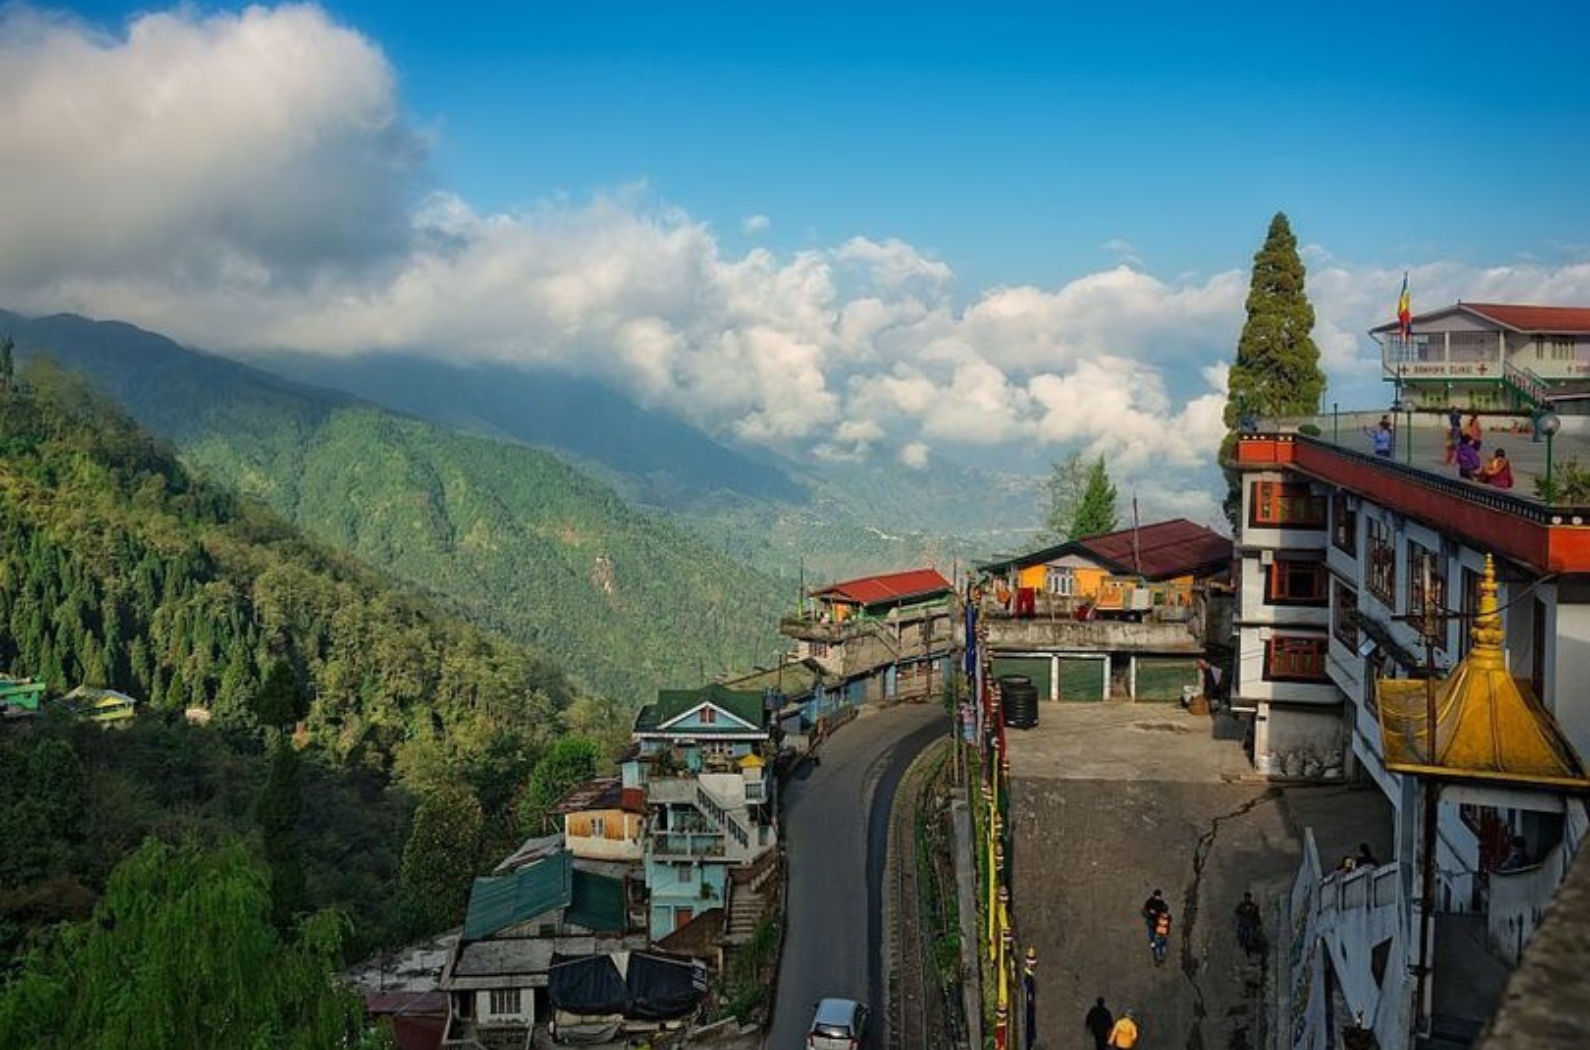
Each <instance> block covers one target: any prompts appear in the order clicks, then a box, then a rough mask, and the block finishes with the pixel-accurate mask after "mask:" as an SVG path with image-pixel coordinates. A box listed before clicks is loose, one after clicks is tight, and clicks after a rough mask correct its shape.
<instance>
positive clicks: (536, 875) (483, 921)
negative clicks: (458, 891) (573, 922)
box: [464, 851, 573, 941]
mask: <svg viewBox="0 0 1590 1050" xmlns="http://www.w3.org/2000/svg"><path fill="white" fill-rule="evenodd" d="M572 870H573V866H572V864H571V863H570V857H569V854H568V853H567V852H563V851H560V852H558V853H554V854H553V855H552V856H550V857H547V858H545V859H543V860H539V861H537V862H536V863H534V864H530V865H526V866H525V867H523V868H520V869H519V870H518V871H516V872H514V873H513V874H512V875H495V876H490V877H483V878H478V879H476V880H475V884H474V886H473V887H471V889H470V891H469V911H468V913H466V915H465V916H464V940H466V941H473V940H479V939H480V938H482V937H489V936H491V935H492V934H493V933H496V932H497V931H498V930H501V929H504V928H506V927H509V926H513V925H516V924H517V923H521V922H528V921H530V920H531V919H534V918H536V917H537V916H539V915H545V914H546V913H547V912H550V911H554V910H556V909H558V908H566V907H568V904H569V900H570V898H571V896H572V895H573V885H572V881H571V877H570V876H571V872H572Z"/></svg>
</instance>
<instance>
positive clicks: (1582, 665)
mask: <svg viewBox="0 0 1590 1050" xmlns="http://www.w3.org/2000/svg"><path fill="white" fill-rule="evenodd" d="M1556 621H1557V629H1556V631H1555V632H1554V633H1548V635H1547V643H1546V644H1547V657H1548V658H1547V664H1546V666H1547V668H1548V671H1547V676H1546V678H1547V680H1546V696H1545V698H1544V699H1545V702H1546V706H1547V707H1549V708H1550V709H1551V711H1552V713H1553V714H1554V715H1555V716H1556V718H1557V724H1558V726H1560V727H1561V728H1562V732H1563V735H1564V736H1566V737H1567V738H1568V742H1569V743H1571V744H1572V745H1573V746H1574V750H1575V751H1578V752H1579V757H1580V758H1581V759H1583V758H1584V756H1586V755H1590V688H1586V684H1587V683H1590V605H1558V606H1557V607H1556ZM1515 673H1516V672H1515Z"/></svg>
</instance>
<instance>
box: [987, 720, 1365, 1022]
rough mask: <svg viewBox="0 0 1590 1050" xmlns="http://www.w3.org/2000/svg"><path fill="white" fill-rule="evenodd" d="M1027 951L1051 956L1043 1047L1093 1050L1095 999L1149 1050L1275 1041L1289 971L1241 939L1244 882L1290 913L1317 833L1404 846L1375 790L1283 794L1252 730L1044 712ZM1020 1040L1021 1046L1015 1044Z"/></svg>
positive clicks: (1024, 788)
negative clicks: (1163, 947)
mask: <svg viewBox="0 0 1590 1050" xmlns="http://www.w3.org/2000/svg"><path fill="white" fill-rule="evenodd" d="M1007 737H1008V741H1009V746H1010V759H1011V776H1012V781H1013V790H1012V813H1013V822H1014V828H1013V835H1014V841H1015V850H1014V852H1015V857H1014V858H1013V861H1014V864H1013V886H1014V897H1015V905H1014V908H1015V915H1016V925H1017V937H1018V943H1019V946H1020V950H1022V951H1024V950H1025V949H1026V947H1027V946H1032V947H1034V948H1036V949H1037V952H1038V968H1037V974H1038V981H1037V986H1038V996H1037V999H1038V1011H1037V1017H1038V1024H1037V1033H1036V1034H1037V1040H1036V1046H1037V1047H1040V1048H1042V1050H1060V1048H1070V1047H1074V1048H1076V1050H1091V1047H1092V1039H1091V1037H1090V1036H1088V1034H1087V1033H1086V1031H1085V1030H1084V1028H1083V1023H1082V1022H1083V1016H1084V1015H1085V1014H1086V1012H1087V1010H1088V1008H1089V1007H1090V1006H1091V1005H1092V1004H1093V1001H1094V999H1095V997H1097V996H1104V997H1105V1000H1106V1004H1107V1005H1108V1006H1109V1007H1110V1008H1111V1009H1112V1010H1115V1011H1116V1012H1119V1011H1120V1010H1122V1009H1125V1008H1130V1009H1131V1010H1132V1011H1133V1013H1134V1014H1135V1015H1136V1017H1137V1019H1138V1021H1139V1024H1140V1025H1141V1027H1142V1031H1143V1041H1142V1042H1141V1043H1140V1044H1139V1045H1140V1047H1142V1048H1143V1050H1165V1048H1173V1047H1174V1048H1184V1050H1249V1048H1252V1050H1261V1048H1264V1047H1265V1046H1266V1045H1267V1036H1268V1021H1267V1018H1266V1016H1265V1009H1264V1003H1265V1002H1266V1001H1267V996H1268V990H1269V986H1270V981H1271V964H1270V962H1269V959H1268V958H1267V956H1266V955H1265V954H1264V953H1260V954H1258V955H1256V956H1255V957H1254V958H1251V959H1250V958H1247V957H1245V955H1244V953H1243V952H1242V950H1241V949H1240V948H1239V947H1238V946H1237V944H1236V937H1235V921H1234V918H1233V916H1234V910H1235V908H1236V906H1237V903H1238V902H1239V901H1240V900H1241V897H1242V893H1243V891H1244V890H1249V891H1252V892H1253V894H1254V896H1255V898H1256V899H1257V900H1259V902H1260V903H1261V905H1262V906H1263V908H1264V912H1265V916H1266V923H1265V928H1266V933H1267V934H1270V935H1272V936H1271V941H1272V948H1273V946H1274V940H1275V938H1274V937H1273V933H1274V930H1275V925H1276V915H1277V913H1278V906H1279V903H1280V901H1281V900H1282V898H1283V897H1284V896H1285V895H1286V894H1287V893H1288V892H1289V891H1290V887H1291V881H1292V878H1293V876H1294V874H1295V873H1296V870H1297V865H1298V863H1299V861H1300V860H1301V857H1302V835H1303V829H1304V828H1305V827H1313V828H1314V831H1315V835H1316V837H1317V839H1318V841H1319V845H1320V849H1321V853H1322V855H1323V856H1332V855H1339V854H1342V853H1347V852H1352V851H1353V850H1355V849H1356V847H1357V844H1358V843H1359V842H1362V841H1367V842H1368V843H1369V844H1370V846H1371V848H1373V849H1374V850H1375V851H1376V852H1377V853H1378V854H1379V855H1381V856H1386V855H1388V854H1389V852H1390V849H1389V847H1390V841H1389V836H1390V830H1391V818H1390V814H1389V811H1388V808H1387V806H1386V804H1385V801H1384V799H1383V798H1382V797H1381V795H1380V794H1379V792H1377V791H1375V790H1374V789H1373V788H1355V787H1348V786H1346V785H1324V786H1285V787H1282V786H1276V785H1271V784H1267V783H1264V782H1261V781H1257V780H1255V779H1254V778H1252V777H1251V767H1250V766H1249V764H1248V761H1247V757H1246V755H1245V754H1244V753H1243V751H1242V747H1241V739H1242V726H1241V725H1240V724H1239V723H1237V722H1236V721H1235V720H1233V719H1231V718H1229V716H1223V715H1222V716H1216V717H1210V716H1208V715H1194V714H1189V713H1186V712H1184V711H1183V710H1181V709H1180V708H1179V707H1177V706H1175V705H1161V704H1132V703H1118V702H1108V703H1094V704H1044V705H1042V707H1041V713H1040V720H1039V724H1038V726H1036V727H1034V728H1032V729H1029V730H1023V731H1015V730H1012V731H1010V732H1009V733H1008V734H1007ZM1155 888H1160V889H1163V890H1164V894H1165V897H1166V899H1167V900H1168V901H1169V902H1170V906H1171V910H1172V913H1173V916H1174V923H1173V929H1172V935H1171V944H1170V952H1169V956H1168V958H1167V959H1166V961H1165V963H1164V964H1163V965H1162V966H1156V965H1155V964H1154V962H1153V960H1152V957H1151V955H1150V953H1149V950H1148V942H1147V936H1146V932H1145V930H1144V927H1143V924H1142V921H1141V920H1140V918H1139V909H1140V908H1141V906H1142V903H1143V900H1144V899H1145V898H1146V897H1147V896H1148V895H1149V892H1150V891H1151V890H1153V889H1155ZM1014 1045H1018V1046H1019V1045H1020V1044H1014Z"/></svg>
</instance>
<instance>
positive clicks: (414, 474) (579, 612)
mask: <svg viewBox="0 0 1590 1050" xmlns="http://www.w3.org/2000/svg"><path fill="white" fill-rule="evenodd" d="M185 456H186V458H187V459H188V461H189V462H191V463H193V464H195V465H197V466H200V467H202V468H203V469H204V470H205V471H206V472H208V473H211V474H213V475H215V476H217V477H224V478H228V479H230V480H231V481H232V482H233V483H234V484H236V485H237V486H238V487H239V488H240V489H242V490H243V491H244V492H246V493H249V494H251V495H257V496H259V497H260V498H262V499H264V500H265V501H267V502H269V503H270V504H271V505H272V506H275V507H277V508H278V509H280V510H281V511H282V513H283V514H285V515H287V516H288V517H289V518H291V519H292V520H293V521H295V522H297V523H298V524H299V525H300V526H302V527H303V528H305V529H307V530H308V531H310V532H311V533H313V534H314V535H316V536H318V537H320V538H321V539H323V540H325V541H327V542H329V543H333V544H335V545H337V546H338V547H341V548H343V549H345V550H347V551H349V552H351V553H353V554H354V555H356V556H357V557H359V558H360V559H362V560H364V561H366V562H368V563H369V564H371V565H375V566H378V567H380V568H382V569H385V570H387V571H389V572H391V573H393V574H395V575H397V576H400V577H402V578H404V579H407V580H411V581H413V582H415V583H417V584H420V585H422V586H424V587H426V588H429V589H431V590H432V591H434V592H437V593H439V594H445V595H447V596H448V601H449V602H450V604H451V605H452V606H453V607H454V608H455V609H457V610H458V611H459V612H461V613H462V614H463V615H464V616H466V617H467V618H468V619H469V620H470V621H471V622H474V623H477V624H481V625H483V626H487V627H490V628H493V629H496V630H499V631H501V632H503V633H505V634H507V635H509V636H510V637H514V638H520V639H524V640H526V641H532V642H534V643H535V644H536V645H537V646H539V647H540V648H542V649H544V650H546V651H547V652H549V653H554V654H557V656H558V658H559V659H560V660H561V661H562V662H563V664H564V666H565V667H566V668H567V669H568V670H569V671H570V673H572V674H574V675H575V676H577V677H580V678H582V679H584V680H585V681H586V682H587V683H588V684H589V685H590V686H591V687H592V688H594V689H596V690H599V691H601V692H603V693H606V694H608V695H611V696H613V697H615V698H618V699H620V700H622V701H624V702H625V703H626V704H627V703H635V702H639V701H642V700H644V699H646V698H647V697H650V696H651V695H652V694H654V693H655V691H656V690H657V689H658V688H659V687H664V686H679V685H685V684H695V683H699V682H702V681H705V680H706V679H708V678H710V677H711V676H712V675H714V674H717V673H719V672H721V671H723V670H726V669H728V668H731V667H744V666H747V665H749V664H753V663H756V662H758V661H759V660H761V661H766V660H767V659H768V658H770V655H771V653H772V652H773V649H774V646H775V645H776V639H775V634H774V627H775V626H776V623H777V616H778V612H779V602H780V595H779V590H780V585H779V584H778V583H777V582H776V581H774V580H772V579H771V578H768V577H764V576H760V575H758V574H756V573H754V572H751V571H749V570H747V569H745V568H744V567H743V566H741V565H739V564H738V563H736V562H735V561H733V560H732V559H730V558H728V557H726V556H725V555H724V554H722V553H720V552H719V551H717V550H714V549H713V548H711V547H710V546H708V545H707V544H705V543H703V542H701V541H700V540H697V539H696V538H694V537H692V536H690V535H688V534H687V533H685V532H684V531H683V530H681V529H680V528H678V527H677V526H674V525H672V524H670V523H669V522H668V521H666V520H665V519H663V518H662V517H660V516H658V515H655V514H647V513H643V512H640V511H637V510H634V509H632V508H631V507H629V506H628V505H627V504H625V503H624V502H623V501H622V500H620V499H619V498H618V496H617V495H616V494H615V493H614V492H613V491H612V490H611V489H608V488H606V487H605V486H601V485H598V484H597V483H595V482H593V481H591V480H590V479H588V478H586V477H585V476H583V475H581V474H579V473H577V472H576V471H574V470H573V469H572V468H570V467H568V466H566V465H564V464H563V463H562V462H560V461H559V460H557V459H554V458H553V457H551V456H548V455H546V454H544V453H541V452H537V451H534V450H532V449H528V448H525V447H523V446H520V445H513V444H505V443H502V442H495V441H490V440H486V439H481V438H472V437H467V436H463V435H459V434H453V433H449V432H447V431H445V430H442V429H440V428H438V427H435V426H432V425H430V424H427V423H422V422H420V421H418V420H413V419H406V418H403V417H400V416H396V415H393V414H392V413H389V412H385V411H383V410H380V409H376V408H373V407H369V406H352V407H343V408H335V409H332V410H331V411H330V412H329V413H328V414H327V415H326V417H325V418H324V419H323V420H321V421H318V422H317V423H316V424H315V425H313V426H312V427H310V428H307V429H304V430H299V429H297V428H282V427H279V426H276V425H274V422H273V421H271V420H269V419H266V420H262V421H261V422H260V424H259V425H257V426H253V427H239V426H236V425H232V426H225V427H219V426H217V427H213V428H211V429H210V430H209V432H208V433H207V434H205V435H204V436H202V437H201V436H195V437H193V438H191V439H190V440H189V441H188V443H187V445H186V448H185ZM787 590H788V592H789V593H788V594H787V595H786V596H784V604H785V605H790V604H792V603H793V601H794V590H795V587H794V585H793V584H791V585H789V586H788V588H787Z"/></svg>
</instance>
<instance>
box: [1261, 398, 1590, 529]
mask: <svg viewBox="0 0 1590 1050" xmlns="http://www.w3.org/2000/svg"><path fill="white" fill-rule="evenodd" d="M1382 416H1387V417H1389V418H1391V420H1392V424H1393V426H1394V427H1395V428H1396V434H1397V441H1396V447H1395V449H1394V450H1393V454H1392V457H1391V459H1392V461H1393V462H1395V463H1399V464H1402V465H1404V466H1407V467H1411V468H1413V469H1415V470H1419V471H1422V472H1425V473H1428V474H1430V475H1432V476H1434V477H1440V478H1448V479H1451V480H1452V481H1455V482H1459V483H1461V484H1471V483H1469V482H1464V481H1463V479H1461V478H1459V477H1458V473H1457V466H1456V465H1455V464H1453V463H1447V462H1446V434H1447V417H1446V412H1445V410H1423V411H1416V412H1413V413H1411V415H1410V414H1408V413H1395V414H1393V413H1392V412H1390V411H1388V410H1386V409H1381V410H1379V411H1371V412H1341V413H1336V414H1333V413H1323V414H1321V415H1317V416H1313V417H1309V418H1305V419H1296V420H1288V421H1285V422H1284V423H1278V425H1277V427H1276V429H1277V430H1282V431H1293V432H1295V431H1296V430H1297V429H1298V427H1300V426H1302V425H1303V424H1305V423H1312V424H1314V425H1315V426H1317V427H1319V440H1320V441H1323V442H1325V443H1327V444H1330V445H1334V446H1336V447H1338V448H1342V449H1347V450H1351V451H1354V452H1361V453H1363V454H1364V455H1366V456H1367V455H1373V454H1374V445H1373V443H1372V442H1371V441H1370V438H1369V433H1368V432H1369V431H1370V430H1372V429H1373V428H1374V427H1375V426H1376V425H1377V424H1379V422H1380V418H1381V417H1382ZM1463 418H1464V420H1465V421H1467V419H1468V414H1467V413H1464V416H1463ZM1559 418H1560V419H1561V420H1562V424H1563V426H1562V430H1561V431H1559V432H1558V433H1557V435H1556V436H1555V437H1554V438H1553V439H1552V440H1551V442H1550V445H1551V453H1552V461H1553V463H1554V464H1555V465H1556V466H1558V467H1560V466H1561V465H1562V464H1563V463H1565V462H1568V461H1569V460H1575V459H1576V460H1577V461H1578V462H1579V464H1580V465H1581V466H1583V467H1585V468H1586V469H1590V417H1585V416H1577V417H1575V416H1561V417H1559ZM1410 423H1411V427H1410ZM1480 425H1481V427H1482V428H1483V430H1484V434H1483V442H1482V445H1481V448H1480V460H1481V461H1482V462H1484V461H1486V460H1488V459H1490V456H1491V453H1492V452H1494V451H1495V450H1496V449H1498V448H1500V449H1503V450H1505V451H1506V452H1507V458H1508V460H1509V461H1511V463H1512V465H1513V488H1512V489H1511V490H1510V494H1511V495H1513V496H1519V497H1522V498H1524V499H1528V500H1531V501H1533V502H1535V503H1541V504H1543V503H1544V501H1543V500H1542V499H1541V498H1540V496H1539V495H1538V483H1539V482H1540V480H1541V479H1543V478H1544V477H1545V476H1546V448H1547V441H1546V439H1545V437H1544V436H1542V437H1541V438H1540V439H1539V440H1538V441H1537V440H1535V435H1534V434H1533V433H1532V432H1531V431H1530V417H1529V416H1527V415H1482V416H1480ZM1260 429H1264V426H1263V424H1262V423H1261V424H1260ZM1474 487H1475V488H1478V489H1481V490H1485V489H1486V488H1487V487H1486V486H1484V485H1479V484H1474ZM1489 491H1492V492H1495V491H1497V490H1495V489H1490V490H1489ZM1587 509H1590V508H1587Z"/></svg>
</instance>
